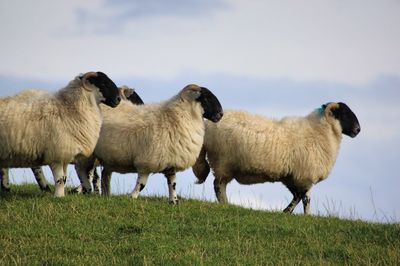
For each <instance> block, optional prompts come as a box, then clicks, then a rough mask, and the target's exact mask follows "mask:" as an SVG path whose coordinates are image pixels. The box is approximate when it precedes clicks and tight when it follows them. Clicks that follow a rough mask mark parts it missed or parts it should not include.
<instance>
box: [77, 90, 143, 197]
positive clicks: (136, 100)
mask: <svg viewBox="0 0 400 266" xmlns="http://www.w3.org/2000/svg"><path fill="white" fill-rule="evenodd" d="M119 92H120V95H121V99H122V101H121V103H120V104H119V105H118V107H116V108H117V110H120V109H122V108H128V106H130V105H131V104H135V105H141V104H144V103H143V100H142V99H141V98H140V96H139V95H138V94H137V93H136V92H135V89H133V88H129V87H128V86H126V85H123V86H121V87H119ZM125 101H127V102H125ZM100 109H101V112H102V113H103V115H104V114H105V113H107V112H108V111H110V110H112V108H109V107H107V106H104V105H100ZM98 166H100V162H99V161H98V160H95V161H94V163H93V168H92V169H90V170H89V169H87V171H88V173H87V176H88V179H89V183H91V184H92V186H93V191H94V192H95V193H100V176H99V174H98V173H97V170H96V168H97V167H98ZM77 171H78V169H77ZM78 176H79V175H78ZM74 192H76V193H82V192H85V191H84V189H83V187H82V185H79V186H78V187H76V188H75V189H74Z"/></svg>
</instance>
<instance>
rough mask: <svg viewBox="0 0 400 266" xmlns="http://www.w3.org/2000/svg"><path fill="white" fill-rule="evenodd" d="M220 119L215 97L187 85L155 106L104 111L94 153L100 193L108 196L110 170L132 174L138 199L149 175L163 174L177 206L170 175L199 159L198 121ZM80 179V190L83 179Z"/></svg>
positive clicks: (200, 128) (200, 127)
mask: <svg viewBox="0 0 400 266" xmlns="http://www.w3.org/2000/svg"><path fill="white" fill-rule="evenodd" d="M222 115H223V111H222V107H221V105H220V103H219V101H218V99H217V98H216V97H215V95H214V94H212V92H211V91H209V90H208V89H206V88H204V87H199V86H197V85H188V86H186V87H185V88H184V89H183V90H181V91H180V92H179V93H178V94H177V95H176V96H174V97H172V98H171V99H170V100H168V101H165V102H161V103H159V104H149V105H138V106H134V105H130V106H129V107H127V108H125V107H124V106H123V105H122V106H121V107H119V108H116V109H113V110H109V112H104V123H103V126H102V128H101V132H100V138H99V141H98V143H97V145H96V148H95V151H94V155H95V157H96V158H98V159H99V161H100V163H101V165H102V166H103V167H104V168H103V171H102V181H101V182H102V194H103V195H109V194H110V179H111V174H112V172H119V173H138V179H137V182H136V186H135V188H134V190H133V192H132V197H133V198H137V197H138V196H139V193H140V191H141V190H142V189H143V188H144V187H145V185H146V183H147V179H148V176H149V174H150V173H163V174H164V175H165V177H166V178H167V181H168V189H169V201H170V202H171V203H174V204H175V203H177V202H178V198H177V195H176V172H178V171H183V170H185V169H187V168H189V167H191V166H192V165H193V164H194V163H195V161H196V158H197V157H198V155H199V152H200V149H201V147H202V145H203V137H204V120H203V117H204V118H206V119H209V120H211V121H213V122H217V121H219V119H221V117H222ZM79 169H81V170H79ZM86 169H91V166H89V167H86ZM78 174H79V175H80V176H81V175H83V176H85V166H84V165H83V166H79V167H78ZM84 179H86V178H84ZM81 181H82V183H83V185H84V187H85V189H86V188H87V187H88V186H89V184H88V183H87V180H81Z"/></svg>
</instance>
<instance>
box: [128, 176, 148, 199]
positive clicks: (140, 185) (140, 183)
mask: <svg viewBox="0 0 400 266" xmlns="http://www.w3.org/2000/svg"><path fill="white" fill-rule="evenodd" d="M148 178H149V174H148V173H138V178H137V181H136V186H135V189H134V190H133V191H132V198H134V199H137V198H138V197H139V193H140V191H142V190H143V189H144V187H145V186H146V183H147V179H148Z"/></svg>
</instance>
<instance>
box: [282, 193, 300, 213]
mask: <svg viewBox="0 0 400 266" xmlns="http://www.w3.org/2000/svg"><path fill="white" fill-rule="evenodd" d="M300 200H301V198H300V197H299V195H297V193H296V194H294V195H293V199H292V201H291V202H290V203H289V205H288V206H287V207H286V208H285V209H284V210H283V212H286V213H292V212H293V211H294V208H296V206H297V204H299V202H300Z"/></svg>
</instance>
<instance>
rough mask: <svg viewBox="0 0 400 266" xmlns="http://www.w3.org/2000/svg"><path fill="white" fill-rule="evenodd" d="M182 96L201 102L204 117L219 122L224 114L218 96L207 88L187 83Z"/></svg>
mask: <svg viewBox="0 0 400 266" xmlns="http://www.w3.org/2000/svg"><path fill="white" fill-rule="evenodd" d="M182 97H183V98H187V99H191V100H194V101H196V102H199V103H200V105H201V107H202V108H203V117H204V118H206V119H208V120H211V121H212V122H214V123H216V122H218V121H219V120H220V119H221V118H222V116H223V115H224V111H223V110H222V106H221V104H220V103H219V101H218V98H217V97H216V96H215V95H214V94H213V93H212V92H211V91H210V90H209V89H207V88H204V87H199V86H197V85H194V84H190V85H187V86H186V87H185V88H184V89H183V95H182Z"/></svg>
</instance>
